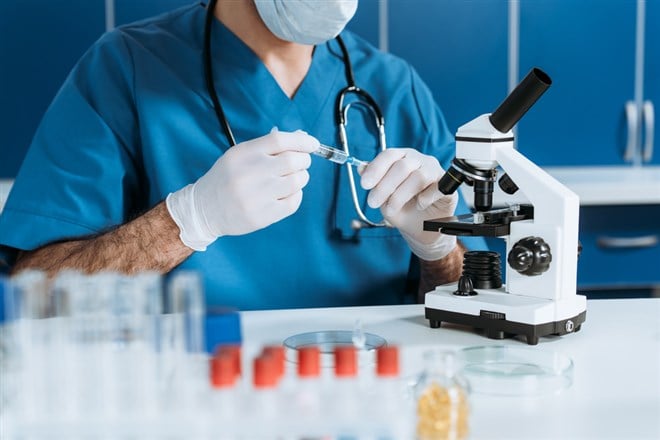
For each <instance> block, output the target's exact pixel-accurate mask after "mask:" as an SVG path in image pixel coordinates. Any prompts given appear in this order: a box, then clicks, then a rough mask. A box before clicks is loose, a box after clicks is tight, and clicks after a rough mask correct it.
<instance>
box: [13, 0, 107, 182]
mask: <svg viewBox="0 0 660 440" xmlns="http://www.w3.org/2000/svg"><path fill="white" fill-rule="evenodd" d="M104 27H105V15H104V7H103V0H75V1H74V0H72V1H57V2H53V1H47V0H21V1H0V60H2V67H1V68H0V97H1V102H2V106H0V178H13V177H14V176H16V173H17V172H18V169H19V167H20V164H21V162H22V161H23V156H24V155H25V152H26V151H27V149H28V146H29V145H30V142H31V141H32V136H33V134H34V131H35V130H36V128H37V125H38V124H39V122H40V120H41V117H42V116H43V114H44V112H45V111H46V109H47V108H48V105H49V104H50V102H51V101H52V99H53V97H54V96H55V93H57V90H58V89H59V87H60V86H61V85H62V82H64V79H65V78H66V76H67V74H68V73H69V71H70V70H71V68H72V67H73V65H74V64H75V63H76V61H77V60H78V59H79V58H80V57H81V56H82V54H83V53H84V52H85V50H87V48H88V47H89V46H91V45H92V43H93V42H94V41H95V40H96V39H98V38H99V37H100V36H101V34H102V33H103V31H104Z"/></svg>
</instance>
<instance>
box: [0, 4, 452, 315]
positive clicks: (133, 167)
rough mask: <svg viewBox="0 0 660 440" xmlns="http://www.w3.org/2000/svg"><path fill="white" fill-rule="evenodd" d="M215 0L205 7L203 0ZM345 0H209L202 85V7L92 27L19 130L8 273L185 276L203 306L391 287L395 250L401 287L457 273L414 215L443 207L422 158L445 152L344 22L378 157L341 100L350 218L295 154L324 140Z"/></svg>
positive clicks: (399, 83) (432, 166)
mask: <svg viewBox="0 0 660 440" xmlns="http://www.w3.org/2000/svg"><path fill="white" fill-rule="evenodd" d="M213 4H214V3H212V5H213ZM356 7H357V0H343V1H342V0H328V1H324V2H317V1H311V0H302V1H301V0H298V1H294V0H241V1H237V0H220V1H218V2H217V5H216V6H215V7H214V9H213V13H214V16H215V19H214V20H213V22H212V26H211V35H210V41H211V43H212V44H211V47H212V49H211V58H212V64H213V69H214V72H215V73H214V77H213V84H214V87H215V88H216V89H217V93H218V96H219V97H220V100H221V102H222V108H223V111H224V114H225V116H226V120H227V122H228V124H230V125H231V130H232V131H233V134H234V135H235V137H236V142H237V145H235V146H231V148H230V145H231V144H230V143H229V140H228V139H227V137H226V136H225V135H224V134H223V131H222V128H221V126H220V124H218V120H217V119H216V115H215V113H214V110H213V103H212V101H211V99H210V98H209V93H207V88H206V87H205V84H204V70H203V63H202V52H203V41H204V35H203V29H204V18H205V12H206V10H205V8H204V7H203V6H202V5H199V4H195V5H191V6H189V7H185V8H181V9H178V10H176V11H173V12H171V13H169V14H165V15H162V16H159V17H155V18H153V19H150V20H146V21H142V22H139V23H137V24H133V25H128V26H124V27H121V28H119V29H117V30H115V31H113V32H110V33H108V34H106V35H105V36H104V37H103V38H101V39H100V40H99V42H97V43H96V44H95V45H94V46H93V47H92V48H91V49H90V50H89V51H88V52H87V53H86V54H85V55H84V56H83V58H82V59H81V60H80V61H79V63H78V64H77V65H76V67H75V68H74V70H73V71H72V72H71V74H70V76H69V77H68V78H67V80H66V82H65V84H64V85H63V87H62V89H61V90H60V92H59V93H58V95H57V96H56V98H55V100H54V102H53V103H52V105H51V107H50V108H49V110H48V111H47V113H46V115H45V116H44V119H43V121H42V123H41V125H40V127H39V129H38V131H37V133H36V135H35V138H34V140H33V144H32V146H31V148H30V151H29V152H28V154H27V157H26V158H25V161H24V164H23V166H22V168H21V170H20V172H19V175H18V177H17V179H16V183H15V186H14V188H13V191H12V193H11V195H10V198H9V200H8V201H7V205H6V208H5V211H4V212H3V215H2V217H0V244H2V245H4V246H5V247H6V248H7V249H16V250H18V254H17V257H16V261H15V265H14V268H13V270H14V271H15V272H17V271H20V270H24V269H26V268H38V269H42V270H46V271H48V272H49V273H50V274H54V273H56V272H57V271H58V270H60V269H64V268H72V269H78V270H82V271H85V272H94V271H100V270H115V271H121V272H125V273H135V272H138V271H143V270H156V271H160V272H162V273H167V272H169V271H171V270H172V269H175V268H177V267H181V268H193V269H196V270H199V271H201V273H202V274H203V276H204V280H205V287H206V295H207V302H208V303H209V304H210V305H214V304H225V305H233V306H237V307H239V308H242V309H260V308H275V307H277V308H283V307H301V306H334V305H354V304H385V303H394V302H398V301H401V300H402V295H403V293H404V290H405V284H406V274H407V273H408V269H409V261H410V250H412V251H413V253H414V254H415V255H417V256H418V257H419V258H420V262H421V264H420V267H421V270H420V272H421V275H420V277H421V281H420V286H419V292H421V293H423V292H425V291H428V290H430V289H432V288H433V287H434V286H435V285H438V284H443V283H446V282H449V281H453V280H456V279H457V278H458V276H459V274H460V269H461V264H462V254H463V248H462V247H461V246H460V245H457V244H456V240H455V238H453V237H449V236H443V235H441V234H438V233H435V232H425V231H423V230H422V222H423V220H424V219H426V218H437V217H444V216H449V215H452V214H453V212H454V209H455V206H456V197H455V196H454V197H451V196H444V195H442V194H441V193H439V192H438V191H437V189H436V186H437V185H436V184H437V181H438V180H439V178H440V176H441V175H442V173H443V171H442V168H441V166H440V165H439V163H438V160H437V159H436V157H443V158H444V159H448V158H449V157H451V155H452V153H453V148H452V147H451V145H452V144H451V140H450V137H449V135H448V133H447V129H446V126H445V123H444V119H443V117H442V115H441V113H440V111H439V109H438V108H437V106H436V105H435V104H434V102H433V99H432V96H431V94H430V92H429V91H428V89H427V88H426V87H425V85H424V84H423V83H422V81H421V80H420V79H419V77H418V76H417V74H416V73H415V72H414V71H413V70H412V69H411V68H410V66H408V65H407V64H406V63H404V62H403V61H402V60H400V59H397V58H396V57H393V56H391V55H386V54H382V53H379V52H378V51H376V50H375V49H374V48H373V47H371V46H370V45H368V44H367V43H365V42H364V41H362V40H361V39H359V38H358V37H356V36H355V35H353V34H351V33H350V32H344V33H343V34H342V35H343V39H344V42H345V43H346V46H347V48H348V52H349V54H350V56H351V63H350V64H351V67H352V69H353V70H354V71H355V79H356V83H357V85H358V86H359V87H361V88H364V89H366V90H369V91H370V93H371V94H372V96H373V97H374V99H375V101H376V102H377V103H378V104H379V106H380V107H381V109H382V112H383V114H384V116H385V119H386V129H385V131H386V135H387V138H388V143H389V144H390V145H395V146H411V147H414V148H391V149H388V150H386V151H385V152H382V153H381V154H379V155H377V156H376V157H375V158H374V156H375V151H376V149H375V148H376V144H377V142H376V137H375V136H374V134H373V122H372V121H371V119H370V118H371V116H370V114H369V113H368V112H365V111H363V109H360V108H358V109H357V110H351V113H350V114H349V122H348V125H347V130H348V138H349V145H350V146H351V153H352V154H353V155H355V156H356V157H358V158H360V159H366V160H370V159H372V158H373V160H371V162H370V164H369V165H368V166H367V167H366V168H364V169H362V170H360V172H361V176H360V185H361V187H362V188H361V189H360V191H361V193H362V192H364V191H368V198H367V203H368V206H369V208H370V209H368V210H367V212H368V215H370V216H374V214H377V213H378V212H379V211H380V213H382V216H383V217H384V219H385V220H386V221H387V222H388V223H389V224H390V225H392V226H393V227H391V228H363V229H361V230H357V231H356V230H354V229H351V227H350V225H351V222H352V221H353V219H355V217H356V214H355V212H354V210H353V207H352V204H351V202H350V192H349V189H348V182H347V179H346V176H345V173H344V170H343V169H342V168H343V167H339V166H337V165H335V164H333V163H331V162H329V161H325V160H323V159H320V158H317V157H314V158H312V156H310V153H312V152H313V151H315V150H316V149H317V148H318V147H319V140H321V141H322V142H323V143H324V144H330V145H337V144H338V143H339V139H338V130H337V125H336V123H335V99H336V96H337V94H338V93H339V91H340V90H341V89H342V88H344V87H345V86H346V77H345V71H346V65H345V64H346V63H345V62H344V60H343V58H342V55H341V51H340V49H339V46H338V42H337V41H336V40H334V39H333V38H334V37H335V36H336V35H337V34H338V33H339V32H340V31H342V30H343V28H344V26H345V25H346V23H347V22H348V21H349V20H350V18H351V17H352V15H353V13H354V12H355V8H356Z"/></svg>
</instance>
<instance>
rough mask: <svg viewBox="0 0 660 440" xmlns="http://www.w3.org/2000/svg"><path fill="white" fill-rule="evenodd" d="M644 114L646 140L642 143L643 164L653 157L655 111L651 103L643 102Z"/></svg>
mask: <svg viewBox="0 0 660 440" xmlns="http://www.w3.org/2000/svg"><path fill="white" fill-rule="evenodd" d="M642 112H643V114H644V127H645V130H646V140H645V141H644V150H642V151H643V152H644V156H643V158H644V162H650V161H651V157H653V134H654V131H655V111H654V109H653V103H652V102H651V101H644V106H643V107H642Z"/></svg>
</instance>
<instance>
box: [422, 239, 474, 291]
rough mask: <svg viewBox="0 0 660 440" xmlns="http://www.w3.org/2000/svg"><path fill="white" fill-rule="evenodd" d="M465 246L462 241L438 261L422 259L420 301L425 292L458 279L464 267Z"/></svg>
mask: <svg viewBox="0 0 660 440" xmlns="http://www.w3.org/2000/svg"><path fill="white" fill-rule="evenodd" d="M464 253H465V248H464V247H463V245H462V244H461V242H460V241H459V242H457V244H456V247H455V248H454V250H452V251H451V252H450V253H449V254H448V255H447V256H446V257H444V258H442V259H440V260H437V261H425V260H422V259H420V278H419V291H418V301H419V302H420V303H421V302H424V294H425V293H427V292H429V291H431V290H433V289H435V287H436V286H439V285H441V284H447V283H451V282H454V281H457V280H458V279H459V278H460V276H461V272H462V269H463V254H464Z"/></svg>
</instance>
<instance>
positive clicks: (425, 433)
mask: <svg viewBox="0 0 660 440" xmlns="http://www.w3.org/2000/svg"><path fill="white" fill-rule="evenodd" d="M468 393H469V386H468V383H467V381H466V380H465V379H464V378H463V377H462V376H460V375H459V373H458V361H457V358H456V355H455V354H454V353H453V352H450V351H441V350H431V351H428V352H426V353H424V370H423V371H422V373H421V374H420V376H419V380H418V381H417V384H416V386H415V401H416V406H417V426H416V438H417V439H418V440H440V439H443V440H444V439H448V440H449V439H451V440H460V439H465V438H467V436H468V426H469V423H468V421H469V415H470V414H469V402H468Z"/></svg>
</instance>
